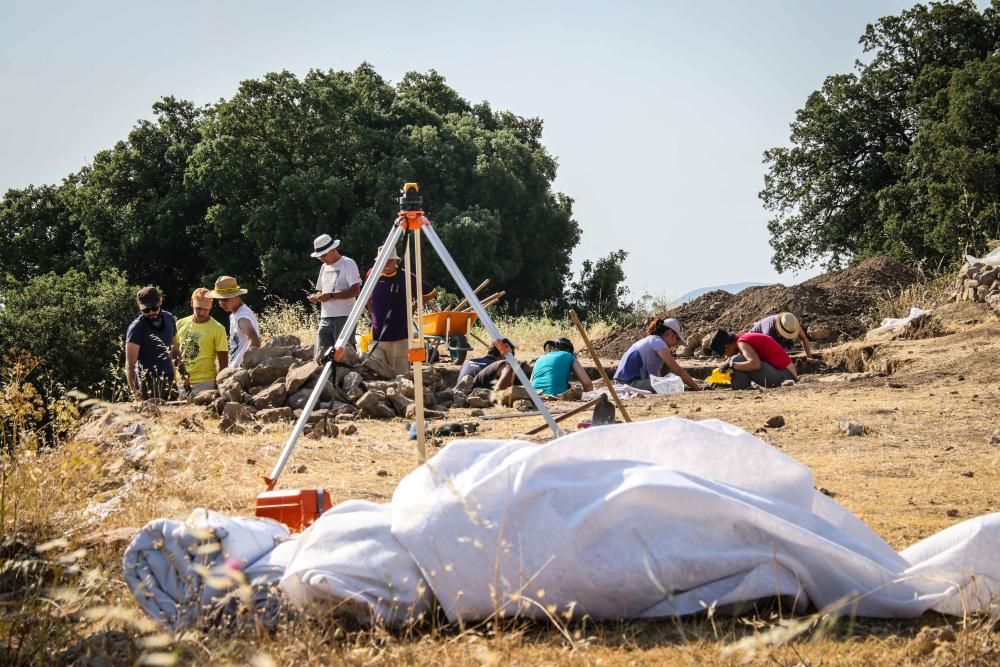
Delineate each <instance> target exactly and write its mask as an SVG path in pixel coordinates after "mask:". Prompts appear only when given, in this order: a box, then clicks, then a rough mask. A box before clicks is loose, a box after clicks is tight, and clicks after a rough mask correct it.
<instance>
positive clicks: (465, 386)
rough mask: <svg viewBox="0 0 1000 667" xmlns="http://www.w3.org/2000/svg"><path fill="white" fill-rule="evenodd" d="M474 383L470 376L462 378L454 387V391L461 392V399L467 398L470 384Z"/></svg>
mask: <svg viewBox="0 0 1000 667" xmlns="http://www.w3.org/2000/svg"><path fill="white" fill-rule="evenodd" d="M474 381H475V378H474V377H473V376H471V375H464V376H462V377H461V378H460V379H459V381H458V384H456V385H455V391H457V392H461V393H462V395H463V397H464V396H467V395H468V394H469V392H470V391H472V383H473V382H474Z"/></svg>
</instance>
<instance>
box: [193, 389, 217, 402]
mask: <svg viewBox="0 0 1000 667" xmlns="http://www.w3.org/2000/svg"><path fill="white" fill-rule="evenodd" d="M217 398H219V391H218V390H217V389H208V390H206V391H203V392H201V393H200V394H198V395H197V396H195V397H194V399H193V400H192V402H193V403H194V404H195V405H211V404H212V403H214V402H215V400H216V399H217Z"/></svg>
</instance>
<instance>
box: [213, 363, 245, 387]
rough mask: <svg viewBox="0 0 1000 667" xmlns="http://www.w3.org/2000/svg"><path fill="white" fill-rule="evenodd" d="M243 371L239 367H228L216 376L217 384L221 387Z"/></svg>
mask: <svg viewBox="0 0 1000 667" xmlns="http://www.w3.org/2000/svg"><path fill="white" fill-rule="evenodd" d="M241 370H243V369H241V368H240V367H239V366H235V367H234V366H226V367H225V368H223V369H222V370H221V371H219V374H218V375H216V376H215V384H216V385H218V386H220V387H221V386H222V385H223V384H225V382H226V380H229V379H230V378H232V377H233V375H235V374H236V373H238V372H239V371H241Z"/></svg>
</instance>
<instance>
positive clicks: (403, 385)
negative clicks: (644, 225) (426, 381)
mask: <svg viewBox="0 0 1000 667" xmlns="http://www.w3.org/2000/svg"><path fill="white" fill-rule="evenodd" d="M397 385H398V386H399V388H400V390H401V391H402V392H403V395H404V396H406V397H407V398H416V394H415V392H416V388H417V387H416V385H415V384H413V380H408V379H407V378H400V379H399V381H398V383H397ZM435 403H436V401H435V400H434V390H433V389H431V388H430V387H428V386H427V385H424V405H434V404H435Z"/></svg>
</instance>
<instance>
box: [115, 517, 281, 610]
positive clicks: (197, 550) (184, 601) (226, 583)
mask: <svg viewBox="0 0 1000 667" xmlns="http://www.w3.org/2000/svg"><path fill="white" fill-rule="evenodd" d="M288 535H289V533H288V528H286V527H285V526H283V525H282V524H280V523H278V522H277V521H272V520H270V519H260V518H249V519H231V518H229V517H226V516H224V515H222V514H219V513H217V512H212V511H208V510H205V509H196V510H194V511H193V512H192V513H191V515H190V516H189V517H188V518H187V520H186V521H183V522H182V521H174V520H171V519H157V520H156V521H152V522H150V523H149V524H147V525H146V526H145V527H144V528H143V529H142V530H141V531H139V533H138V534H137V535H136V536H135V537H134V538H133V539H132V542H131V543H130V544H129V546H128V547H127V548H126V549H125V554H124V556H123V558H122V564H123V568H124V576H125V582H126V583H127V584H128V586H129V588H130V589H131V591H132V594H133V596H135V599H136V602H138V604H139V606H140V607H142V609H143V610H144V611H145V612H146V613H147V614H149V616H150V617H152V618H153V619H154V620H156V621H158V622H160V623H161V624H163V625H164V626H165V627H167V628H170V629H180V628H183V627H187V626H189V625H192V624H195V623H197V622H198V621H199V619H201V618H202V617H204V616H205V614H206V613H208V612H209V610H210V609H211V608H212V607H213V606H215V605H217V603H218V602H219V601H221V600H222V599H223V598H224V597H225V596H226V594H227V593H228V592H229V590H230V588H231V584H232V581H231V578H230V577H227V576H225V575H224V574H223V572H224V568H225V567H226V565H227V563H229V564H230V565H235V564H237V563H238V564H239V568H240V569H241V570H242V572H243V573H244V575H245V577H246V579H247V581H248V583H249V584H250V585H251V586H252V587H255V588H257V589H260V590H263V589H264V588H265V587H266V586H267V585H268V584H273V583H276V582H277V580H278V578H279V577H280V576H281V574H282V573H283V572H284V570H285V567H286V565H287V558H288V557H289V556H290V555H291V551H290V550H287V549H276V548H275V547H276V546H277V545H278V544H279V543H280V542H281V541H282V540H285V539H287V538H288ZM283 557H284V560H282V558H283ZM216 580H217V581H216Z"/></svg>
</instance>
